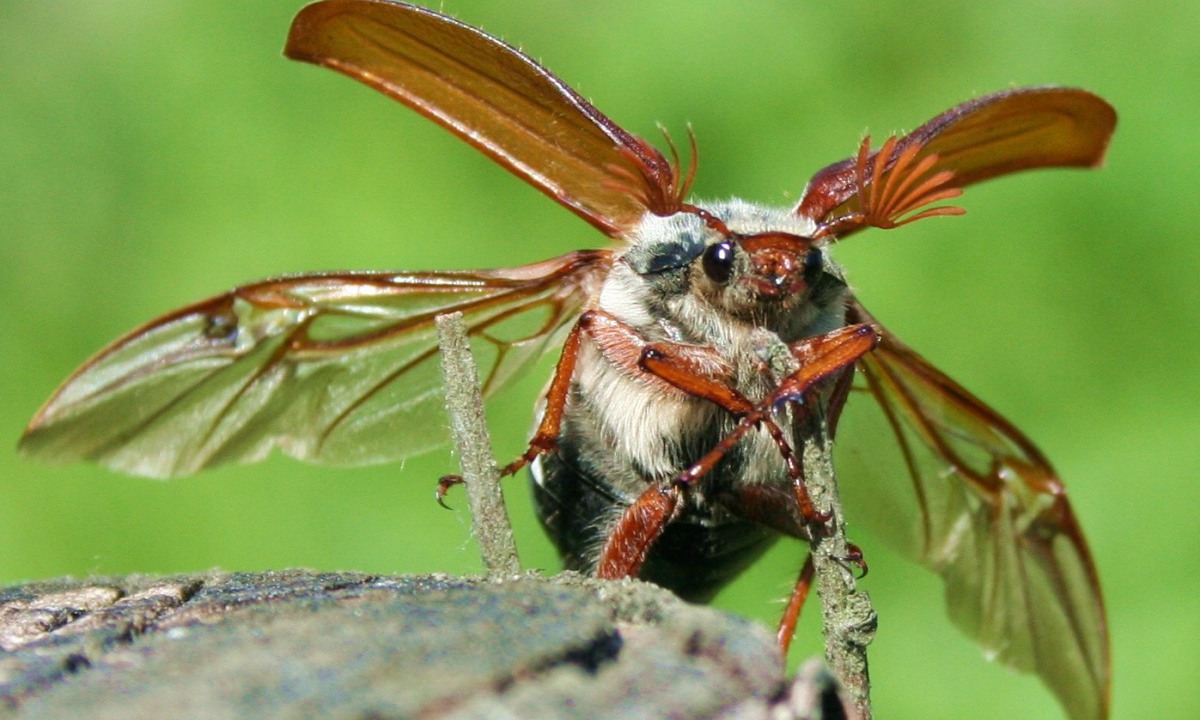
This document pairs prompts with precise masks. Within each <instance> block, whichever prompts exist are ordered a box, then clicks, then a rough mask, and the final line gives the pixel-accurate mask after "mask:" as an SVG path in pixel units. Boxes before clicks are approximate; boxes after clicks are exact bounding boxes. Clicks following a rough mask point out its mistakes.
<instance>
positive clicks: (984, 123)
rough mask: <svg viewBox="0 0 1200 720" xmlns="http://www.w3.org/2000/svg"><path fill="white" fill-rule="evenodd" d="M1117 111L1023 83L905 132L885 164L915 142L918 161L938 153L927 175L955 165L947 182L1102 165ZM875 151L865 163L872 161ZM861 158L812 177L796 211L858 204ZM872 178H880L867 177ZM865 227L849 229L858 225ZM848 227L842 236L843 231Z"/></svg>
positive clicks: (824, 217) (816, 214)
mask: <svg viewBox="0 0 1200 720" xmlns="http://www.w3.org/2000/svg"><path fill="white" fill-rule="evenodd" d="M1116 122H1117V115H1116V111H1114V110H1113V108H1112V106H1110V105H1109V104H1108V103H1107V102H1105V101H1104V100H1102V99H1101V98H1099V97H1097V96H1095V95H1093V94H1092V93H1089V92H1087V91H1085V90H1077V89H1074V88H1056V87H1043V88H1020V89H1015V90H1006V91H1003V92H998V93H994V94H992V95H986V96H984V97H981V98H977V99H975V100H972V101H970V102H966V103H963V104H962V105H959V106H957V107H954V108H952V109H950V110H947V111H946V112H944V113H942V114H941V115H938V116H937V117H935V118H934V119H932V120H930V121H929V122H927V123H925V124H924V125H922V126H921V127H919V128H917V129H916V130H914V131H913V132H911V133H909V134H908V135H905V136H904V137H902V138H900V139H899V140H898V142H896V143H895V145H894V146H892V148H891V150H890V158H888V159H887V161H886V162H884V163H883V164H882V165H883V167H884V168H885V170H886V171H887V172H890V171H891V170H892V168H893V167H894V166H895V164H896V161H897V160H898V159H899V158H900V157H901V156H902V155H903V154H904V153H905V151H906V150H909V149H910V148H911V149H913V150H915V156H914V157H913V158H912V160H913V161H914V162H913V164H911V165H910V166H909V167H913V166H915V165H916V164H917V163H919V162H920V161H921V160H922V159H924V158H927V157H929V156H932V155H936V156H937V159H936V162H934V163H932V165H930V166H928V167H926V168H924V169H923V170H922V174H923V175H924V176H926V177H928V176H931V175H933V174H935V173H939V172H942V171H950V172H952V173H953V178H952V179H951V180H950V181H949V183H948V184H946V185H944V186H943V187H950V188H963V187H966V186H967V185H971V184H973V183H977V182H980V181H982V180H987V179H989V178H993V177H997V176H1000V175H1006V174H1008V173H1012V172H1017V171H1019V170H1029V169H1033V168H1044V167H1092V166H1095V165H1098V164H1100V162H1101V161H1102V160H1103V159H1104V153H1105V151H1106V150H1107V148H1108V140H1109V137H1110V136H1111V135H1112V132H1113V129H1114V128H1115V127H1116ZM874 157H875V156H873V155H872V156H871V158H872V160H871V161H869V162H867V163H866V164H867V166H868V168H871V167H873V166H874V165H875V163H874ZM857 164H858V163H857V159H856V158H851V159H848V160H843V161H841V162H839V163H834V164H833V165H830V166H829V167H826V168H825V169H823V170H821V171H820V172H818V173H817V174H816V175H814V176H813V178H812V180H811V181H809V184H808V187H807V188H806V189H805V192H804V195H803V197H802V199H801V200H800V203H799V204H798V205H797V206H796V212H797V213H799V214H801V215H804V216H806V217H811V218H813V219H814V220H817V221H819V222H823V221H828V220H831V219H833V218H837V217H841V216H848V215H853V214H854V213H856V212H857V211H859V210H861V207H862V206H861V197H860V195H861V193H860V190H861V189H862V188H860V184H859V182H858V178H857V177H856V165H857ZM867 180H868V181H871V182H882V180H883V178H881V177H880V178H874V177H871V176H870V175H868V178H867ZM859 227H862V225H859V226H857V227H852V228H850V229H851V230H853V229H858V228H859ZM846 232H847V231H846V230H843V231H840V232H839V233H838V234H839V235H843V236H844V235H845V234H846Z"/></svg>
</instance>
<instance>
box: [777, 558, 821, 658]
mask: <svg viewBox="0 0 1200 720" xmlns="http://www.w3.org/2000/svg"><path fill="white" fill-rule="evenodd" d="M812 580H813V559H812V555H809V556H808V557H806V558H805V559H804V566H803V567H801V568H800V575H799V577H797V578H796V586H795V587H793V588H792V597H791V599H789V600H788V604H787V607H786V608H784V610H783V617H782V618H781V619H780V620H779V632H778V633H776V635H775V637H776V639H777V640H778V641H779V649H780V651H782V652H783V656H784V657H787V654H788V648H790V647H791V646H792V638H793V637H794V636H795V635H796V623H797V622H799V621H800V611H801V610H802V609H803V608H804V601H805V600H806V599H807V598H808V591H809V589H810V588H811V587H812Z"/></svg>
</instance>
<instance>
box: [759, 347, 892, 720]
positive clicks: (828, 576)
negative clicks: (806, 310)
mask: <svg viewBox="0 0 1200 720" xmlns="http://www.w3.org/2000/svg"><path fill="white" fill-rule="evenodd" d="M758 340H759V354H760V355H761V356H762V357H763V358H764V360H766V361H767V362H768V364H769V365H770V366H771V369H772V371H773V372H774V373H775V375H776V376H777V377H785V376H787V375H790V374H791V373H793V372H795V371H796V369H797V368H798V363H797V361H796V359H795V357H794V356H793V355H792V354H791V352H790V351H789V350H788V348H787V346H786V345H784V344H783V343H782V342H781V341H780V340H779V338H778V337H777V336H775V335H768V334H766V333H764V334H763V335H762V336H760V338H758ZM825 411H826V408H825V407H814V406H806V407H805V408H804V409H803V412H802V413H801V423H800V427H798V428H797V432H796V437H795V444H796V451H797V453H798V454H799V455H800V458H801V463H802V465H803V467H804V482H805V485H806V487H807V488H808V493H809V496H810V497H811V498H812V500H813V503H814V504H815V505H816V507H817V508H818V509H819V510H821V511H823V512H825V513H828V514H829V516H830V518H829V520H828V521H827V522H826V523H824V524H823V525H821V526H820V527H819V529H818V530H819V531H815V532H814V534H813V537H812V539H811V540H810V542H809V551H810V552H811V553H812V557H813V570H814V573H813V574H814V577H815V578H816V584H817V593H818V595H819V596H820V599H821V619H822V625H823V627H824V632H825V660H826V662H828V663H829V667H830V668H831V669H832V670H833V673H834V675H836V676H837V678H838V681H839V682H840V683H841V684H842V687H843V689H844V691H845V693H846V695H847V698H848V699H849V700H850V702H851V704H852V705H853V706H854V709H855V710H856V711H857V712H858V714H859V717H861V718H862V720H870V718H871V697H870V690H871V681H870V675H869V673H868V668H867V645H869V644H870V643H871V640H873V639H874V637H875V628H876V625H877V617H876V615H875V610H874V608H873V607H872V606H871V599H870V597H869V596H868V595H867V593H866V592H863V591H859V590H858V587H857V582H856V577H855V566H854V562H853V560H854V556H855V553H854V552H852V551H851V549H852V547H853V546H852V545H850V543H849V542H847V540H846V521H845V517H844V516H843V514H842V503H841V500H840V498H839V496H838V490H837V476H836V475H835V473H834V469H833V457H832V452H833V443H832V440H831V438H830V437H829V426H828V424H827V422H826V418H825Z"/></svg>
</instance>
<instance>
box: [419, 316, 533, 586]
mask: <svg viewBox="0 0 1200 720" xmlns="http://www.w3.org/2000/svg"><path fill="white" fill-rule="evenodd" d="M437 330H438V346H439V348H440V349H441V352H442V375H443V376H444V377H445V381H446V411H447V413H448V414H449V416H450V430H451V433H452V435H453V437H454V447H455V448H456V449H457V450H458V456H459V462H460V463H461V465H462V477H463V482H464V484H465V485H466V490H467V504H468V507H469V508H470V510H471V533H472V535H474V536H475V540H476V542H478V543H479V551H480V553H481V554H482V555H483V566H484V568H485V569H486V570H487V574H488V576H489V577H492V578H500V577H509V576H512V575H516V574H517V573H519V572H520V571H521V564H520V561H519V560H518V558H517V546H516V543H515V542H514V541H513V534H512V526H511V524H510V523H509V520H508V511H507V510H506V509H505V507H504V495H503V493H502V492H501V490H500V472H499V470H498V469H497V468H496V460H495V457H496V456H495V455H494V454H493V453H492V441H491V437H490V436H489V435H488V429H487V418H486V417H485V416H484V412H483V397H482V395H481V394H480V391H479V374H478V372H477V371H476V369H475V358H474V357H473V356H472V355H471V345H470V342H469V341H468V340H467V329H466V325H465V324H464V323H463V316H462V313H458V312H456V313H452V314H449V315H439V316H438V317H437Z"/></svg>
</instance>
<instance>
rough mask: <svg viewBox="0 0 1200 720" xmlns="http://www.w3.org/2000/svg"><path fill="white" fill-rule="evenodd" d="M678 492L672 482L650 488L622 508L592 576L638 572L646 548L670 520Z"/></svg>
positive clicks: (608, 576) (646, 552)
mask: <svg viewBox="0 0 1200 720" xmlns="http://www.w3.org/2000/svg"><path fill="white" fill-rule="evenodd" d="M680 492H681V491H680V489H679V487H678V486H676V485H671V486H669V487H666V488H659V487H652V488H650V489H649V490H646V491H645V492H644V493H642V494H641V495H640V496H639V497H638V499H637V500H635V501H634V503H633V504H632V505H630V506H629V508H628V509H626V510H625V513H624V514H623V515H622V516H621V519H620V520H618V521H617V524H616V527H614V528H613V531H612V533H611V534H610V535H609V536H608V540H606V541H605V542H604V548H603V549H602V550H601V551H600V559H599V561H598V562H597V563H596V577H598V578H602V579H605V580H616V579H619V578H623V577H634V576H636V575H637V574H638V572H639V571H640V570H641V569H642V563H644V562H645V561H646V555H648V554H649V553H650V548H652V547H654V543H655V542H657V541H658V538H659V536H661V535H662V533H663V530H665V529H666V528H667V524H668V523H670V522H671V520H673V519H674V517H675V513H676V511H677V510H678V509H679V496H680Z"/></svg>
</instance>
